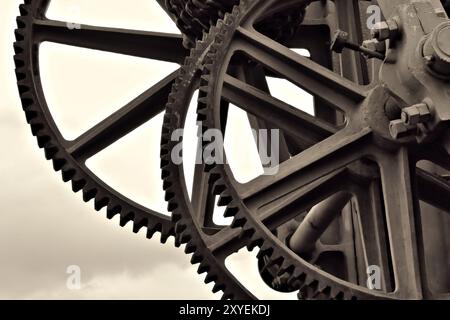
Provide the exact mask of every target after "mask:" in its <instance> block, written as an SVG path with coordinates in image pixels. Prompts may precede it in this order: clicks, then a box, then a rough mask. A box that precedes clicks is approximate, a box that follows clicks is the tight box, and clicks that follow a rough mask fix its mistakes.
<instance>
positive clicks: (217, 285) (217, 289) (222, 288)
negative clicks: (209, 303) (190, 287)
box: [212, 283, 225, 293]
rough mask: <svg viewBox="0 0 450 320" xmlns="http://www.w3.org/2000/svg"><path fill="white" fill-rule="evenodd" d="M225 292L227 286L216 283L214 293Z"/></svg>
mask: <svg viewBox="0 0 450 320" xmlns="http://www.w3.org/2000/svg"><path fill="white" fill-rule="evenodd" d="M223 290H225V285H224V284H219V283H215V284H214V286H213V288H212V292H213V293H217V292H219V291H223Z"/></svg>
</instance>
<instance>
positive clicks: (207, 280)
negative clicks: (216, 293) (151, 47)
mask: <svg viewBox="0 0 450 320" xmlns="http://www.w3.org/2000/svg"><path fill="white" fill-rule="evenodd" d="M216 280H217V276H216V275H214V274H211V273H209V274H207V275H206V277H205V283H206V284H208V283H211V282H213V281H216Z"/></svg>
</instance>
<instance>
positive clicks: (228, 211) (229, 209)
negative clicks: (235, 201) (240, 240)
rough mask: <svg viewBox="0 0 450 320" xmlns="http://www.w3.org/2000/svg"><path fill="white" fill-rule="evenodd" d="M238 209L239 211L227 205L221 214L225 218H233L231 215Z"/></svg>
mask: <svg viewBox="0 0 450 320" xmlns="http://www.w3.org/2000/svg"><path fill="white" fill-rule="evenodd" d="M238 211H239V209H238V208H236V207H230V206H228V207H227V208H226V209H225V212H224V214H223V216H224V217H225V218H233V217H234V216H235V215H236V214H237V213H238Z"/></svg>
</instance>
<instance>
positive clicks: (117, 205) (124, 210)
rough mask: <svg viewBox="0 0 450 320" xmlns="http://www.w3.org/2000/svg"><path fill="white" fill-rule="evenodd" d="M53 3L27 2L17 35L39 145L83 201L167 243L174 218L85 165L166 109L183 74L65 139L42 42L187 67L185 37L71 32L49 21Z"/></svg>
mask: <svg viewBox="0 0 450 320" xmlns="http://www.w3.org/2000/svg"><path fill="white" fill-rule="evenodd" d="M49 5H50V0H27V1H25V3H24V4H22V5H20V16H19V17H17V25H18V28H17V29H16V31H15V35H16V40H17V41H16V42H15V43H14V49H15V53H16V54H15V56H14V60H15V64H16V75H17V81H18V88H19V93H20V98H21V101H22V105H23V109H24V111H25V115H26V119H27V121H28V123H29V124H30V126H31V130H32V133H33V135H35V136H36V137H37V141H38V145H39V147H41V148H43V149H44V150H45V156H46V158H47V159H48V160H52V162H53V167H54V169H55V170H56V171H61V173H62V178H63V180H64V181H65V182H69V181H71V182H72V189H73V191H74V192H78V191H82V192H83V200H84V201H86V202H88V201H90V200H92V199H94V204H95V209H96V210H101V209H102V208H104V207H106V208H107V218H109V219H112V218H113V217H115V216H116V215H118V214H119V215H120V225H121V226H125V225H126V224H127V223H128V222H130V221H133V231H134V232H138V231H139V230H140V229H141V228H143V227H145V228H146V229H147V237H148V238H151V237H152V236H153V235H154V234H155V233H158V232H159V233H161V242H166V240H167V238H168V237H170V236H173V235H174V226H173V224H172V222H171V218H170V217H168V216H166V215H164V214H162V213H159V212H156V211H153V210H150V209H147V208H146V207H143V206H141V205H139V204H137V203H135V202H134V201H132V200H131V199H129V198H127V197H125V196H124V195H122V194H121V193H119V192H118V191H116V190H115V189H113V188H111V187H110V186H108V185H107V184H106V183H105V182H103V181H102V180H101V179H100V178H98V177H97V176H96V175H95V174H94V173H93V172H91V171H90V170H89V169H88V168H87V166H86V165H85V162H86V160H87V159H89V158H90V157H91V156H93V155H95V154H97V153H98V152H100V151H102V150H103V149H105V148H106V147H108V146H109V145H111V144H112V143H114V142H115V141H117V140H118V139H120V138H121V137H123V136H125V135H126V134H128V133H129V132H131V131H133V130H134V129H136V128H137V127H139V126H140V125H142V124H144V123H145V122H146V121H149V120H150V119H151V118H153V117H154V116H156V115H157V114H158V113H160V112H161V111H163V110H164V107H165V104H166V102H167V97H168V95H169V93H170V89H171V86H172V83H173V81H174V79H175V78H176V75H177V73H176V72H174V73H172V74H171V75H169V76H168V77H166V78H165V79H162V80H161V81H160V82H159V83H157V84H156V85H154V86H153V87H152V88H150V89H149V90H147V91H146V92H145V93H143V94H142V95H140V96H139V97H137V98H136V99H135V100H133V101H131V102H130V103H129V104H127V105H126V106H124V107H123V108H122V109H120V110H119V111H117V112H116V113H114V114H112V115H111V116H110V117H108V118H107V119H105V120H103V121H102V122H100V123H99V124H98V125H96V126H95V127H93V128H92V129H91V130H89V131H88V132H86V133H84V134H83V135H81V136H80V137H78V138H77V139H75V140H74V141H67V140H65V139H64V138H63V136H62V135H61V133H60V131H59V129H58V124H57V123H55V121H54V120H53V117H52V114H51V113H50V111H49V109H48V107H47V104H46V100H45V97H44V92H43V89H42V86H41V81H40V73H39V72H40V71H39V54H38V52H39V44H40V43H42V42H43V41H50V42H55V43H60V44H66V45H71V46H76V47H83V48H90V49H96V50H102V51H109V52H115V53H120V54H127V55H130V56H137V57H145V58H149V59H158V60H163V61H169V62H174V63H179V64H181V63H182V62H183V60H184V57H185V54H186V51H185V50H184V48H183V47H182V38H181V36H177V35H172V34H161V33H156V32H140V31H133V30H125V29H112V28H104V27H93V26H87V25H82V26H80V28H79V29H73V28H72V29H73V30H71V29H69V28H68V26H67V24H66V23H64V22H60V21H54V20H49V19H47V18H46V16H45V12H46V10H47V8H48V6H49Z"/></svg>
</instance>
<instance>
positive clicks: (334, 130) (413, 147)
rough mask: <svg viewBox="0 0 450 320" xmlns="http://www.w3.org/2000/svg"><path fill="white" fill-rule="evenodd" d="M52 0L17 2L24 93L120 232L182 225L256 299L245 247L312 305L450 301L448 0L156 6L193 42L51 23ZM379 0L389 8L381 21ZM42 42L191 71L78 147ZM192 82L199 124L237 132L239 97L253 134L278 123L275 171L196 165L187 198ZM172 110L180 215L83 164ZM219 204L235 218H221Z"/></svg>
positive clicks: (77, 186)
mask: <svg viewBox="0 0 450 320" xmlns="http://www.w3.org/2000/svg"><path fill="white" fill-rule="evenodd" d="M49 3H50V0H35V1H32V0H28V1H25V4H23V5H21V7H20V10H21V15H20V16H19V17H18V19H17V22H18V29H17V30H16V38H17V41H16V42H15V44H14V48H15V52H16V55H15V61H16V73H17V79H18V87H19V91H20V95H21V99H22V104H23V108H24V111H25V113H26V118H27V121H28V123H29V124H30V126H31V129H32V132H33V134H34V135H35V136H36V137H37V140H38V144H39V146H40V147H41V148H44V150H45V155H46V157H47V158H48V159H49V160H52V161H53V165H54V169H55V170H56V171H61V172H62V177H63V180H64V181H66V182H67V181H71V182H72V186H73V190H74V191H75V192H77V191H82V192H83V199H84V200H85V201H89V200H92V199H94V203H95V208H96V209H97V210H100V209H102V208H104V207H106V208H107V217H108V218H112V217H114V216H115V215H120V223H121V225H125V224H127V223H128V222H131V221H132V222H133V226H134V227H133V230H134V231H135V232H137V231H139V230H140V229H141V228H143V227H145V228H147V236H148V237H149V238H150V237H152V236H153V234H154V233H156V232H159V233H161V241H162V242H165V240H166V239H167V238H168V237H169V236H175V239H176V241H175V243H176V245H181V244H186V247H185V251H186V253H188V254H192V260H191V261H192V263H193V264H199V268H198V271H199V273H203V272H206V274H207V275H206V279H205V281H206V282H214V283H215V285H214V289H213V291H223V298H224V299H249V298H254V297H255V296H254V294H253V293H252V292H250V291H249V290H248V289H247V288H246V284H245V283H244V282H243V281H242V280H238V279H237V278H236V277H235V276H234V275H233V274H232V273H231V272H230V271H229V270H228V269H227V267H226V264H225V260H226V259H227V257H229V256H230V255H232V254H233V253H235V252H236V251H238V250H240V249H241V248H245V247H247V248H248V249H249V250H257V251H258V267H259V272H260V275H261V277H262V278H263V280H264V281H265V283H266V284H267V286H269V287H270V288H272V289H274V290H278V291H281V292H298V297H299V299H448V298H449V297H450V296H449V292H450V255H449V252H448V251H449V250H448V249H449V248H450V236H449V231H450V218H449V215H448V213H449V212H450V198H449V197H448V195H449V194H450V184H449V175H448V170H450V155H449V154H448V153H449V152H450V149H449V148H450V144H449V137H450V134H449V126H448V121H449V120H450V84H449V82H450V20H449V19H448V15H447V13H446V12H449V11H450V10H449V9H450V8H449V7H450V3H449V1H446V0H445V1H444V0H443V1H439V0H408V1H407V0H390V1H387V0H378V1H358V0H334V1H326V0H322V1H312V0H283V1H280V0H240V1H238V0H232V1H231V0H230V1H226V0H208V1H207V0H165V1H164V0H158V3H159V4H160V5H161V6H162V7H163V8H164V9H165V10H166V12H167V13H168V14H169V15H170V17H171V18H172V19H173V20H174V21H175V22H176V23H177V26H178V27H179V29H180V30H181V31H182V33H183V36H182V37H180V36H177V35H172V34H163V33H156V32H143V31H133V30H124V29H112V28H104V27H94V26H87V25H82V26H81V27H80V28H77V29H74V30H69V29H68V28H67V25H66V23H65V22H61V21H54V20H50V19H47V18H46V16H45V12H46V10H47V8H48V5H49ZM372 5H377V6H379V8H380V9H381V11H380V12H381V13H382V16H381V18H382V19H381V21H379V22H378V23H377V24H375V25H374V26H373V28H371V29H369V28H368V26H367V24H366V19H367V14H366V13H367V9H368V7H369V6H372ZM43 41H51V42H56V43H61V44H67V45H72V46H78V47H84V48H90V49H96V50H102V51H110V52H115V53H120V54H125V55H130V56H137V57H144V58H149V59H157V60H163V61H170V62H175V63H179V64H180V69H179V70H178V71H177V72H174V73H173V74H171V75H169V76H168V77H166V78H165V79H162V80H161V81H160V82H159V83H158V84H156V85H154V86H153V87H151V88H149V89H148V90H147V91H146V92H144V93H143V94H142V95H140V96H139V97H137V98H136V99H134V100H133V101H131V102H130V103H129V104H127V105H126V106H124V107H123V108H122V109H120V110H118V111H117V112H115V113H114V114H112V115H110V116H109V117H108V118H106V119H105V120H103V121H102V122H101V123H99V124H97V125H96V126H94V127H93V128H92V129H90V130H89V131H87V132H86V133H84V134H82V135H81V136H80V137H78V138H77V139H75V140H74V141H67V140H65V139H64V138H63V137H62V135H61V133H60V131H59V129H58V125H57V123H56V122H55V121H54V120H53V118H52V116H51V113H50V111H49V109H48V107H47V105H46V101H45V97H44V94H43V89H42V86H41V82H40V74H39V55H38V51H39V44H40V43H42V42H43ZM188 49H191V50H190V52H189V51H188ZM295 49H307V50H308V51H309V53H310V57H309V58H308V57H304V56H301V55H299V54H298V53H297V52H298V51H295ZM267 77H272V78H276V79H284V80H288V81H289V82H291V83H292V84H294V85H296V86H297V87H298V90H304V91H306V92H308V93H309V94H311V95H312V96H313V97H314V114H313V115H311V114H308V113H306V112H304V111H302V110H300V109H297V108H294V107H293V106H291V105H289V104H288V103H286V102H283V101H281V100H279V99H277V98H275V97H274V94H273V92H271V90H270V88H269V86H268V84H267V81H266V79H267ZM196 90H198V92H199V94H198V96H199V98H198V103H197V116H198V120H199V121H201V125H200V129H201V130H202V131H203V132H206V131H207V130H209V129H217V130H220V131H221V132H222V133H224V134H225V129H226V127H227V125H232V123H230V122H229V121H228V111H229V107H230V104H232V105H234V106H237V107H238V108H240V109H242V110H243V111H245V112H246V113H247V115H248V119H249V122H250V124H251V127H252V128H253V129H279V130H280V131H281V134H280V138H279V142H280V166H279V168H278V169H279V170H278V171H277V172H276V173H275V174H272V175H261V176H260V177H257V178H256V179H254V180H251V181H249V182H245V183H241V182H239V181H238V179H236V177H235V172H234V170H233V168H232V167H231V166H230V165H228V164H222V163H218V162H214V161H213V162H208V163H203V164H197V165H196V167H195V173H194V177H193V181H194V183H193V185H194V186H195V187H193V189H192V196H191V197H190V196H189V194H188V188H190V186H189V187H188V186H187V185H186V182H185V181H186V179H185V173H184V170H183V164H177V163H175V162H174V161H172V158H171V155H172V153H173V151H174V149H175V148H176V147H177V144H178V141H174V140H173V139H172V134H173V132H174V131H175V130H177V129H180V128H183V127H184V126H185V121H186V115H187V113H188V110H189V106H190V102H191V100H192V97H193V95H194V92H195V91H196ZM164 110H165V116H164V123H163V127H162V138H161V168H162V178H163V180H164V189H165V192H166V200H167V202H168V208H169V211H171V213H172V219H171V218H169V217H166V216H164V215H162V214H160V213H158V212H154V211H151V210H148V209H146V208H144V207H142V206H140V205H138V204H136V203H134V202H133V201H132V200H130V199H128V198H126V197H125V196H123V195H122V194H120V193H119V192H118V191H117V190H114V189H113V188H111V187H109V186H108V185H107V184H106V183H104V182H103V181H102V180H101V179H99V178H98V177H97V176H95V175H94V174H93V173H92V172H91V171H90V170H89V169H88V168H87V167H86V165H85V163H86V160H87V159H89V158H90V157H92V156H93V155H95V154H97V153H99V152H101V151H102V150H104V149H105V148H106V147H107V146H109V145H111V144H112V143H114V142H115V141H117V140H118V139H120V138H121V137H123V136H125V135H127V134H128V133H130V132H131V131H133V130H134V129H136V128H137V127H139V126H141V125H142V124H144V123H145V122H147V121H149V120H150V119H152V118H153V117H154V116H155V115H157V114H158V113H160V112H162V111H164ZM266 142H267V141H266ZM210 145H211V141H210V142H203V143H199V148H201V149H208V148H209V147H210ZM225 156H226V155H225ZM225 163H226V161H225ZM216 199H217V202H218V204H219V205H220V206H225V207H226V210H225V215H226V216H228V217H233V219H234V220H233V223H232V224H231V225H225V226H223V225H216V224H215V223H214V222H213V219H212V214H213V211H214V207H215V203H216ZM373 266H376V267H377V268H378V269H379V270H380V271H381V273H380V274H381V279H380V287H378V288H368V285H367V283H368V278H369V280H370V276H371V274H370V272H369V273H368V270H369V269H370V267H373Z"/></svg>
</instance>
